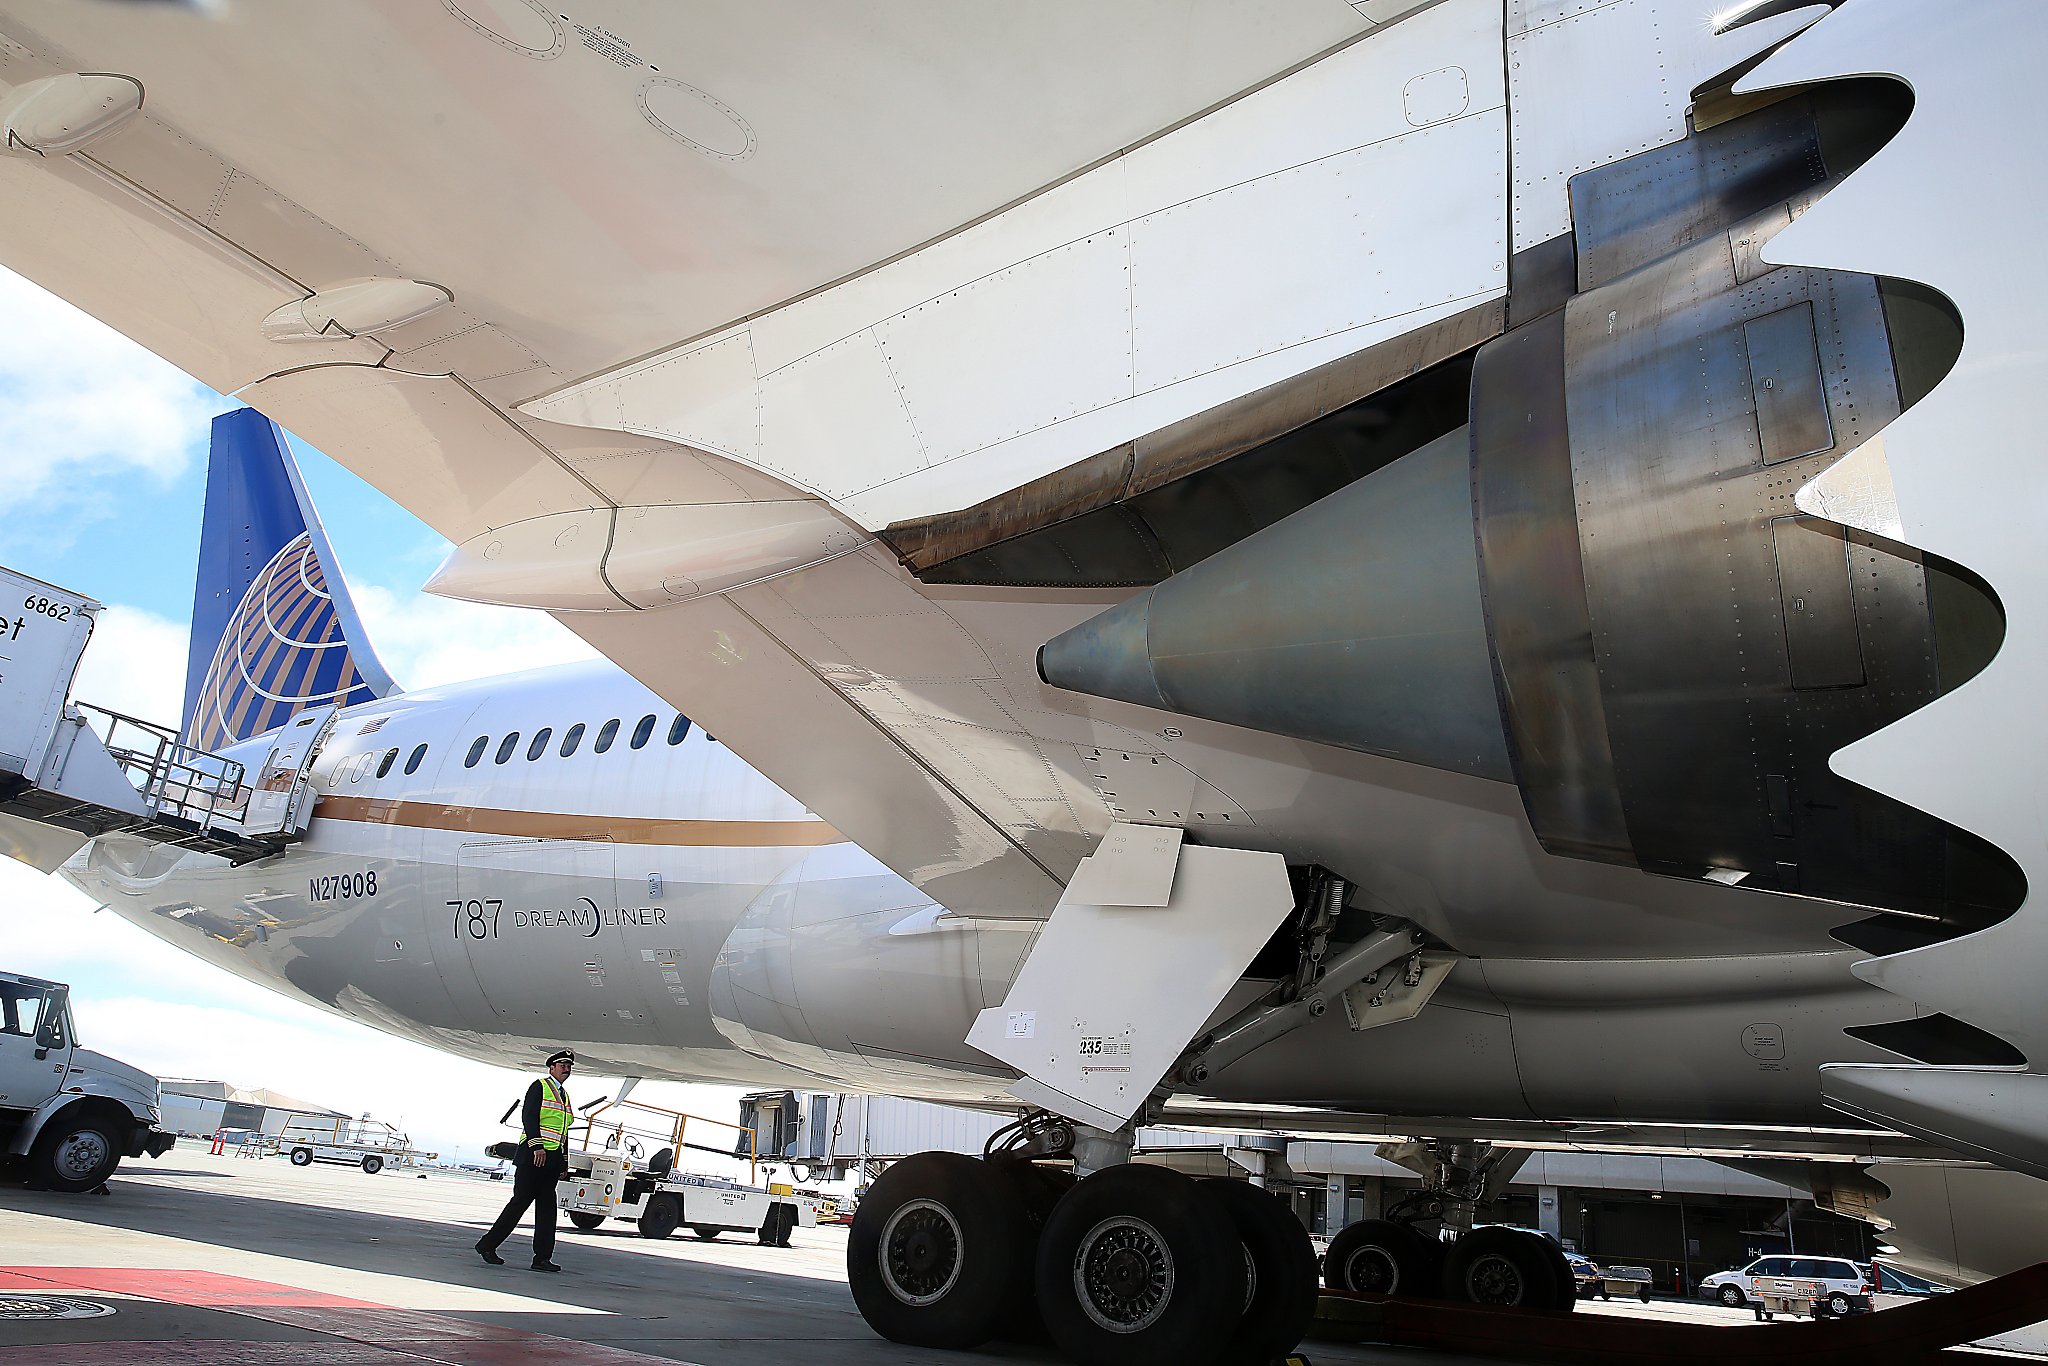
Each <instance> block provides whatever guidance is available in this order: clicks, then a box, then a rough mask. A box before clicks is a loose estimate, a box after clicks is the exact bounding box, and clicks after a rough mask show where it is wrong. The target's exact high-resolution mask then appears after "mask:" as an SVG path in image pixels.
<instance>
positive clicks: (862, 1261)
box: [846, 1152, 1031, 1350]
mask: <svg viewBox="0 0 2048 1366" xmlns="http://www.w3.org/2000/svg"><path fill="white" fill-rule="evenodd" d="M1030 1278H1031V1239H1030V1228H1029V1225H1028V1224H1027V1222H1026V1220H1025V1214H1024V1205H1023V1201H1022V1200H1020V1199H1019V1198H1018V1195H1017V1191H1016V1188H1015V1187H1014V1186H1013V1185H1012V1184H1011V1183H1010V1182H1008V1181H1005V1180H1003V1179H1001V1177H1000V1176H999V1175H998V1173H997V1172H996V1171H995V1170H994V1169H993V1168H991V1167H990V1166H989V1164H988V1163H986V1162H982V1161H980V1160H979V1159H977V1158H972V1157H966V1156H963V1155H962V1154H960V1153H942V1152H929V1153H918V1154H916V1155H915V1156H913V1157H906V1158H904V1159H903V1160H902V1161H901V1162H898V1163H896V1164H895V1165H893V1166H891V1167H890V1168H889V1169H888V1170H887V1171H885V1172H883V1173H882V1174H881V1176H880V1177H878V1178H877V1179H876V1181H875V1184H874V1185H873V1186H871V1187H870V1188H869V1189H868V1193H867V1195H866V1196H865V1197H864V1198H863V1199H862V1200H861V1202H860V1208H859V1209H858V1210H856V1211H855V1212H854V1216H853V1225H852V1227H851V1228H850V1229H849V1230H848V1231H847V1239H846V1280H847V1286H848V1288H849V1289H851V1290H852V1291H853V1302H854V1305H855V1306H856V1307H857V1308H858V1309H859V1310H860V1316H861V1317H862V1318H864V1319H866V1320H867V1322H868V1327H870V1328H872V1329H874V1330H875V1331H876V1332H877V1333H880V1334H881V1335H882V1336H883V1337H885V1338H887V1339H889V1340H890V1341H891V1342H900V1343H903V1344H905V1345H906V1346H911V1347H940V1348H952V1349H955V1350H959V1349H962V1348H969V1347H979V1346H980V1345H981V1344H982V1343H984V1342H987V1341H988V1340H989V1339H990V1338H992V1337H994V1336H995V1335H996V1333H997V1332H998V1330H1000V1329H1001V1327H1002V1326H1003V1323H1004V1320H1005V1317H1006V1316H1007V1315H1008V1314H1009V1313H1010V1312H1011V1309H1012V1306H1013V1304H1014V1302H1015V1300H1016V1298H1017V1296H1018V1295H1019V1294H1020V1293H1021V1288H1022V1287H1023V1286H1024V1285H1026V1284H1027V1283H1028V1282H1029V1281H1030Z"/></svg>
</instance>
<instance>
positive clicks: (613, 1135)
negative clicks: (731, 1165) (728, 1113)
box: [570, 1099, 760, 1181]
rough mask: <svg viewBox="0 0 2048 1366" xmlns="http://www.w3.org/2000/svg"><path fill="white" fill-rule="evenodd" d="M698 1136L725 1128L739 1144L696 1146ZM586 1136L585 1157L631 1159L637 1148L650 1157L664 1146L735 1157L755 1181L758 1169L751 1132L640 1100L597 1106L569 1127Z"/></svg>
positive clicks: (727, 1122)
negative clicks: (692, 1136) (600, 1154)
mask: <svg viewBox="0 0 2048 1366" xmlns="http://www.w3.org/2000/svg"><path fill="white" fill-rule="evenodd" d="M693 1124H694V1125H696V1126H697V1129H696V1130H695V1131H694V1132H696V1133H698V1134H700V1135H701V1134H702V1133H703V1131H704V1130H705V1129H706V1128H710V1129H723V1130H727V1131H729V1132H732V1133H736V1134H739V1135H740V1136H741V1137H740V1140H739V1142H738V1143H737V1144H735V1145H734V1146H733V1147H731V1148H720V1147H715V1146H713V1145H711V1144H708V1143H693V1142H691V1141H690V1139H689V1135H690V1133H691V1132H693V1131H692V1130H691V1128H690V1126H691V1125H693ZM577 1129H581V1130H582V1131H583V1135H582V1142H581V1145H580V1146H581V1147H582V1149H583V1150H584V1151H585V1152H591V1151H599V1152H613V1151H616V1152H617V1153H619V1155H620V1156H632V1155H634V1154H633V1149H635V1148H637V1149H639V1151H640V1153H641V1154H643V1155H644V1154H651V1153H653V1152H655V1151H656V1150H658V1149H659V1148H661V1147H664V1146H665V1147H672V1148H674V1149H675V1150H676V1151H677V1152H678V1153H680V1152H682V1151H683V1150H684V1149H688V1150H690V1151H692V1152H700V1153H711V1154H713V1155H715V1156H718V1157H725V1158H736V1159H738V1160H740V1161H743V1162H745V1163H746V1164H747V1179H748V1180H749V1181H752V1180H754V1179H755V1167H756V1165H757V1163H758V1161H759V1158H760V1154H759V1152H758V1151H757V1149H756V1146H755V1135H754V1131H753V1130H752V1129H749V1128H746V1127H744V1126H743V1125H739V1124H733V1123H730V1122H729V1121H726V1120H722V1119H707V1118H705V1117H704V1116H702V1115H689V1114H684V1113H683V1112H682V1111H681V1110H670V1109H667V1108H665V1107H663V1106H660V1105H649V1104H648V1103H646V1102H645V1101H639V1100H609V1099H607V1100H601V1101H598V1102H597V1103H596V1104H595V1105H592V1106H591V1107H590V1108H589V1109H588V1110H587V1111H585V1112H584V1113H583V1115H582V1116H581V1117H580V1118H579V1119H578V1120H577V1121H576V1123H575V1124H573V1125H571V1126H570V1130H571V1133H572V1135H573V1133H574V1131H575V1130H577Z"/></svg>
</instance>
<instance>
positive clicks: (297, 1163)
mask: <svg viewBox="0 0 2048 1366" xmlns="http://www.w3.org/2000/svg"><path fill="white" fill-rule="evenodd" d="M292 1165H293V1166H294V1167H310V1166H312V1165H313V1150H312V1149H311V1148H294V1149H292Z"/></svg>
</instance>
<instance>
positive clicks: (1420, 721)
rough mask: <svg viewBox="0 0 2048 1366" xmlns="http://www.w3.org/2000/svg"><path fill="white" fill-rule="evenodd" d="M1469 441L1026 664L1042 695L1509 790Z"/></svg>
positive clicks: (1170, 584) (1206, 567)
mask: <svg viewBox="0 0 2048 1366" xmlns="http://www.w3.org/2000/svg"><path fill="white" fill-rule="evenodd" d="M1467 439H1468V437H1467V429H1466V428H1463V427H1460V428H1459V429H1458V430H1457V431H1454V432H1451V433H1448V434H1446V435H1445V436H1442V437H1440V438H1438V439H1437V440H1435V441H1432V442H1430V443H1429V444H1428V445H1426V446H1423V447H1422V448H1421V449H1419V450H1416V451H1412V452H1410V453H1409V454H1407V455H1405V456H1402V457H1401V458H1400V459H1399V460H1396V461H1395V462H1394V463H1393V464H1391V465H1389V466H1387V467H1386V468H1384V469H1381V470H1376V471H1374V472H1373V473H1372V474H1369V475H1367V476H1366V477H1365V478H1363V479H1360V480H1359V481H1357V482H1356V483H1354V484H1351V485H1348V486H1347V487H1345V488H1343V489H1340V490H1338V491H1337V492H1336V493H1333V494H1331V495H1330V496H1329V497H1327V498H1324V499H1322V500H1321V501H1320V502H1316V503H1312V504H1310V505H1309V506H1308V507H1305V508H1303V509H1302V510H1301V511H1299V512H1297V513H1295V514H1294V515H1293V516H1291V517H1288V518H1286V519H1285V520H1284V521H1281V522H1278V523H1276V524H1274V525H1273V526H1270V527H1267V528H1266V529H1265V530H1264V531H1261V532H1258V533H1257V534H1255V535H1252V536H1249V537H1246V538H1245V539H1244V540H1242V541H1239V542H1238V543H1237V544H1235V545H1232V546H1230V547H1228V548H1226V549H1224V550H1222V551H1219V552H1218V553H1216V554H1215V555H1212V556H1210V557H1209V558H1208V559H1206V560H1204V561H1202V562H1201V563H1200V564H1197V565H1194V566H1192V567H1191V568H1188V569H1186V570H1183V571H1182V572H1180V573H1178V574H1175V575H1174V576H1173V577H1172V578H1169V579H1167V580H1165V581H1164V582H1162V583H1159V584H1156V585H1154V586H1153V587H1151V588H1149V589H1147V590H1146V591H1145V592H1143V593H1141V594H1139V595H1138V596H1137V597H1135V598H1132V599H1130V600H1129V601H1128V602H1124V603H1120V604H1118V605H1117V606H1116V607H1113V608H1111V609H1110V610H1109V611H1107V612H1104V613H1103V614H1101V615H1100V616H1098V617H1095V618H1093V619H1091V620H1089V621H1085V622H1083V623H1081V624H1080V625H1079V626H1076V627H1074V628H1073V629H1072V630H1069V631H1065V632H1062V633H1061V634H1060V635H1057V636H1055V637H1053V638H1052V639H1051V640H1050V641H1048V642H1046V644H1045V646H1044V647H1043V648H1042V649H1040V651H1039V654H1038V671H1039V676H1040V677H1042V678H1043V679H1044V680H1045V681H1046V682H1048V683H1050V684H1052V685H1053V686H1054V687H1058V688H1066V689H1068V690H1069V691H1072V692H1081V693H1087V694H1089V695H1091V696H1094V697H1106V698H1113V699H1115V700H1117V701H1122V702H1136V703H1139V704H1140V705H1143V706H1148V707H1156V708H1158V709H1160V710H1162V711H1170V712H1175V713H1178V714H1180V715H1183V716H1199V717H1203V718H1206V719H1208V720H1211V721H1224V722H1228V723H1230V724H1232V725H1239V726H1247V727H1250V728H1251V729H1253V730H1261V731H1267V732H1269V733H1272V734H1277V735H1291V736H1294V737H1296V738H1298V739H1303V740H1316V741H1320V742H1322V743H1324V744H1331V745H1341V746H1343V747H1344V748H1346V749H1356V750H1363V751H1365V752H1367V753H1370V754H1379V755H1384V756H1386V757H1389V758H1394V759H1402V760H1406V761H1408V762H1410V763H1418V764H1427V765H1429V766H1430V767H1433V768H1443V769H1450V770H1453V771H1455V772H1460V773H1471V774H1476V775H1479V776H1481V777H1487V778H1496V779H1499V780H1501V781H1503V782H1511V781H1513V773H1512V771H1511V769H1510V767H1509V763H1508V755H1507V743H1506V740H1505V738H1504V735H1503V728H1502V725H1501V718H1500V707H1499V704H1498V702H1497V701H1496V699H1495V695H1494V686H1493V665H1492V660H1491V657H1490V655H1489V653H1488V649H1487V643H1486V619H1485V614H1484V612H1483V611H1482V609H1481V606H1480V597H1479V564H1478V555H1477V551H1476V550H1475V548H1474V543H1473V535H1472V496H1471V474H1470V457H1469V453H1468V447H1467Z"/></svg>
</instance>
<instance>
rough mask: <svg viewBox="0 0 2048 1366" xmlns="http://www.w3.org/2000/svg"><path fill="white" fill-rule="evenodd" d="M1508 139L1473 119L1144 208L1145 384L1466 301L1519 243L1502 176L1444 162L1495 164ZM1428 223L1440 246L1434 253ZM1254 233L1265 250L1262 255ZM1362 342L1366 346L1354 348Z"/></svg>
mask: <svg viewBox="0 0 2048 1366" xmlns="http://www.w3.org/2000/svg"><path fill="white" fill-rule="evenodd" d="M1500 138H1501V124H1500V120H1499V118H1498V117H1497V116H1482V117H1477V118H1462V117H1461V118H1458V119H1456V120H1455V121H1451V122H1446V123H1442V124H1440V125H1439V126H1436V127H1430V128H1424V129H1419V130H1407V131H1404V132H1403V134H1402V135H1400V136H1396V137H1391V138H1388V139H1386V140H1385V141H1381V142H1376V143H1373V144H1371V145H1369V146H1365V147H1359V148H1356V149H1353V150H1351V151H1348V152H1343V153H1339V154H1338V155H1336V156H1331V157H1326V158H1324V159H1322V160H1320V161H1316V162H1313V163H1311V164H1309V165H1306V166H1296V167H1291V168H1289V169H1287V170H1284V171H1279V172H1275V173H1274V174H1272V175H1269V176H1262V177H1260V178H1259V179H1257V180H1253V181H1247V182H1245V183H1243V184H1240V185H1234V186H1231V187H1230V188H1229V189H1226V190H1219V191H1217V192H1216V193H1214V194H1210V195H1204V196H1202V197H1201V198H1199V199H1193V200H1190V201H1188V202H1186V203H1184V204H1179V205H1176V206H1174V207H1173V208H1170V209H1163V210H1161V211H1159V212H1158V213H1153V214H1147V215H1146V216H1145V217H1143V218H1141V219H1139V220H1138V221H1137V223H1136V224H1135V225H1134V228H1133V244H1132V256H1133V283H1132V313H1133V317H1134V321H1135V331H1136V344H1135V346H1134V349H1133V358H1134V361H1135V363H1136V367H1137V376H1136V384H1137V389H1138V391H1140V392H1150V391H1153V390H1158V389H1163V388H1165V387H1167V386H1168V385H1173V384H1179V383H1181V382H1182V381H1185V380H1190V379H1194V378H1196V377H1198V376H1203V375H1209V374H1212V373H1214V372H1216V371H1219V370H1222V369H1224V368H1226V367H1229V366H1234V365H1238V364H1241V363H1243V362H1245V361H1248V360H1252V359H1254V358H1256V357H1260V356H1267V355H1273V354H1276V353H1279V352H1282V351H1286V350H1287V349H1289V348H1291V347H1297V346H1301V345H1303V344H1305V343H1312V342H1318V341H1322V340H1324V339H1326V338H1330V337H1337V336H1342V335H1343V334H1345V333H1349V332H1353V331H1355V330H1357V329H1359V328H1363V327H1368V326H1371V325H1372V324H1375V323H1382V322H1385V321H1387V320H1389V319H1395V318H1403V317H1406V316H1408V315H1411V314H1414V313H1416V312H1417V311H1418V310H1421V309H1424V308H1428V307H1430V306H1431V305H1438V304H1445V303H1450V302H1452V301H1455V300H1464V299H1467V298H1469V297H1470V296H1471V295H1473V294H1474V293H1475V292H1477V291H1483V290H1485V289H1486V288H1487V287H1488V286H1489V285H1490V284H1494V283H1497V282H1498V281H1499V280H1500V279H1501V278H1502V277H1501V273H1500V271H1499V269H1498V267H1499V266H1500V264H1501V262H1502V261H1503V260H1504V258H1505V256H1506V247H1507V244H1506V240H1505V238H1504V237H1503V236H1502V233H1501V218H1502V213H1503V210H1504V208H1505V205H1504V203H1503V202H1502V186H1501V182H1500V181H1499V180H1498V179H1496V178H1494V177H1491V176H1485V175H1464V174H1444V173H1443V171H1444V168H1446V167H1456V168H1461V169H1462V168H1468V167H1478V166H1484V165H1485V164H1486V162H1487V159H1488V158H1489V157H1491V156H1493V155H1494V154H1496V153H1497V152H1498V150H1499V147H1500ZM1278 225H1284V227H1279V226H1278ZM1276 227H1278V230H1277V231H1276ZM1424 233H1426V234H1427V235H1428V236H1429V238H1430V239H1431V249H1430V250H1421V249H1419V248H1420V243H1419V242H1418V238H1419V237H1420V236H1421V235H1423V234H1424ZM1262 239H1263V240H1262ZM1248 244H1259V247H1258V249H1255V250H1250V251H1248V250H1247V245H1248ZM1357 349H1359V344H1358V343H1357V342H1355V341H1354V342H1351V343H1348V344H1346V345H1345V346H1344V347H1343V351H1346V352H1349V351H1354V350H1357Z"/></svg>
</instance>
